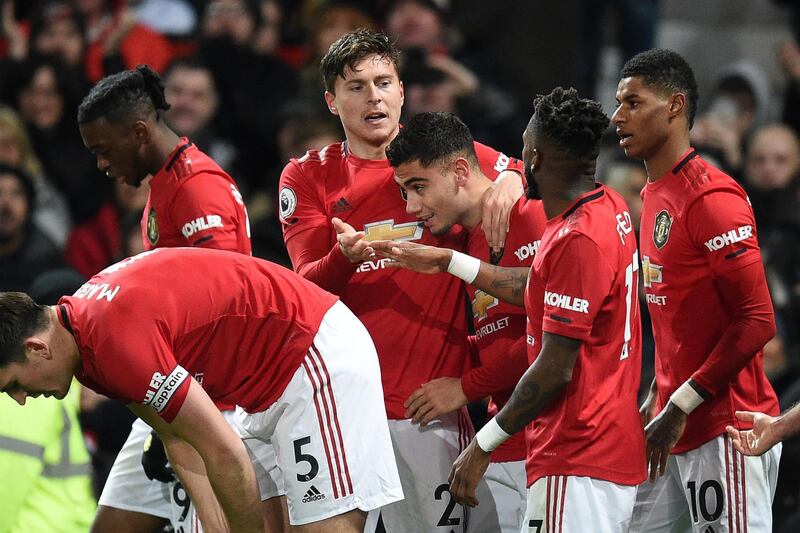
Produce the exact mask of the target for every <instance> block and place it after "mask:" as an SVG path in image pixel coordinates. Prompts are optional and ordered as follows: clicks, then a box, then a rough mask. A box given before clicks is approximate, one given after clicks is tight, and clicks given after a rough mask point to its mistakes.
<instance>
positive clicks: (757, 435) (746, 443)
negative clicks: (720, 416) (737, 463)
mask: <svg viewBox="0 0 800 533" xmlns="http://www.w3.org/2000/svg"><path fill="white" fill-rule="evenodd" d="M736 418H738V419H739V420H740V421H742V422H745V423H748V424H750V425H752V426H753V429H748V430H739V429H736V428H735V427H733V426H728V427H726V428H725V429H726V430H727V431H728V435H730V436H731V440H732V441H733V446H734V447H735V448H736V449H737V450H739V452H740V453H743V454H744V455H762V454H763V453H765V452H767V451H769V450H770V448H772V447H773V446H775V445H776V444H777V443H779V442H781V441H783V440H785V439H788V438H790V437H793V436H795V435H797V434H798V433H800V404H797V405H795V406H794V407H792V408H791V409H789V410H788V411H786V412H785V413H783V414H782V415H781V416H778V417H774V416H769V415H767V414H764V413H753V412H751V411H736Z"/></svg>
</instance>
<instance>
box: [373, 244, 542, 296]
mask: <svg viewBox="0 0 800 533" xmlns="http://www.w3.org/2000/svg"><path fill="white" fill-rule="evenodd" d="M372 248H373V249H374V251H375V253H376V254H378V255H379V256H381V257H386V258H389V259H391V260H392V262H391V263H389V266H394V267H402V268H407V269H409V270H413V271H415V272H421V273H423V274H438V273H440V272H449V273H450V274H453V275H454V276H456V277H458V278H461V279H463V280H464V281H466V282H467V283H469V284H470V285H472V286H473V287H475V288H478V289H480V290H482V291H484V292H486V293H488V294H491V295H492V296H495V297H497V298H500V299H501V300H503V301H505V302H508V303H510V304H514V305H519V306H522V305H525V301H524V297H525V287H526V285H527V284H528V272H529V271H530V269H529V268H527V267H523V268H509V267H501V266H497V265H492V264H490V263H485V262H483V261H481V260H479V259H476V258H474V257H470V256H468V255H466V254H462V253H461V252H456V251H454V250H451V249H449V248H437V247H435V246H427V245H424V244H417V243H413V242H396V241H375V242H373V243H372Z"/></svg>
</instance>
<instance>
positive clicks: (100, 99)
mask: <svg viewBox="0 0 800 533" xmlns="http://www.w3.org/2000/svg"><path fill="white" fill-rule="evenodd" d="M169 107H170V106H169V104H168V103H167V100H166V99H165V98H164V85H163V83H162V82H161V77H160V76H159V75H158V73H157V72H155V71H154V70H153V69H151V68H150V67H148V66H147V65H139V66H138V67H136V68H135V69H133V70H125V71H123V72H118V73H116V74H112V75H111V76H106V77H105V78H103V79H102V80H100V81H99V82H98V83H97V85H95V86H94V87H92V90H91V91H89V94H87V95H86V97H85V98H84V99H83V102H81V105H80V107H78V124H86V123H87V122H92V121H94V120H97V119H99V118H105V119H107V120H109V121H111V122H118V121H119V120H120V119H122V118H127V117H129V116H135V117H137V118H144V117H146V116H148V115H150V114H152V113H154V112H157V111H158V110H164V111H166V110H167V109H169Z"/></svg>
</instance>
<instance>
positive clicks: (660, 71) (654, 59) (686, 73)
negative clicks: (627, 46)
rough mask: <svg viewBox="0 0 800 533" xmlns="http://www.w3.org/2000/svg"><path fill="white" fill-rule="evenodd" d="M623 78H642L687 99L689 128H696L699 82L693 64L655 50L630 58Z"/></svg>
mask: <svg viewBox="0 0 800 533" xmlns="http://www.w3.org/2000/svg"><path fill="white" fill-rule="evenodd" d="M621 76H622V77H623V78H632V77H634V76H639V77H641V78H642V80H643V81H644V83H645V84H646V85H649V86H650V87H653V88H654V89H656V90H657V91H659V92H662V93H664V94H674V93H683V94H685V95H686V103H687V107H686V117H687V118H688V119H689V128H690V129H691V127H692V126H693V125H694V116H695V113H696V112H697V81H695V79H694V71H693V70H692V67H690V66H689V63H687V62H686V60H685V59H684V58H683V57H681V56H680V54H678V53H677V52H673V51H672V50H667V49H664V48H653V49H652V50H647V51H645V52H641V53H638V54H636V55H635V56H633V57H632V58H630V59H629V60H628V61H626V62H625V65H624V66H623V67H622V74H621Z"/></svg>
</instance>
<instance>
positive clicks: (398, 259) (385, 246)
mask: <svg viewBox="0 0 800 533" xmlns="http://www.w3.org/2000/svg"><path fill="white" fill-rule="evenodd" d="M371 244H372V248H373V249H374V250H375V253H376V254H378V255H379V256H380V257H386V258H388V259H391V261H390V262H389V263H387V265H388V266H393V267H402V268H407V269H408V270H413V271H415V272H421V273H422V274H438V273H440V272H446V271H447V266H448V265H449V264H450V258H451V257H453V251H452V250H450V249H449V248H437V247H435V246H426V245H424V244H417V243H414V242H406V241H404V242H397V241H373V242H372V243H371Z"/></svg>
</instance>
